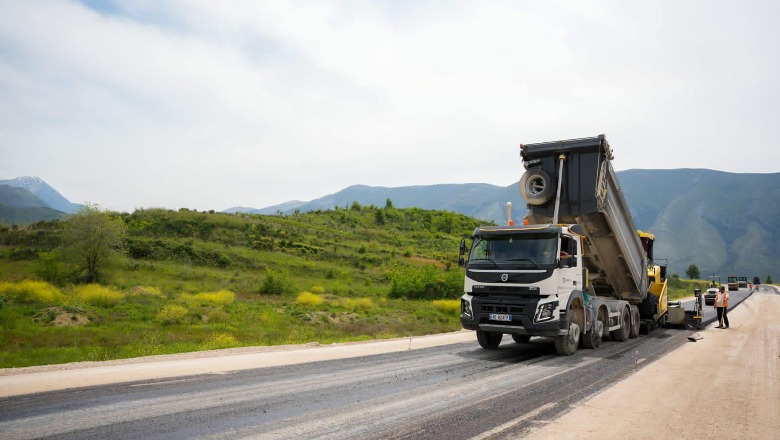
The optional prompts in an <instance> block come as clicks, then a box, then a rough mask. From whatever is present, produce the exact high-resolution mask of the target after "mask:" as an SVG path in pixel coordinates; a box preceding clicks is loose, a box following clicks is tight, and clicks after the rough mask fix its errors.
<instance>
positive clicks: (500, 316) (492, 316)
mask: <svg viewBox="0 0 780 440" xmlns="http://www.w3.org/2000/svg"><path fill="white" fill-rule="evenodd" d="M490 320H491V321H511V320H512V315H506V314H503V313H491V314H490Z"/></svg>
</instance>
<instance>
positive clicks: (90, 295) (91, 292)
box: [76, 284, 124, 307]
mask: <svg viewBox="0 0 780 440" xmlns="http://www.w3.org/2000/svg"><path fill="white" fill-rule="evenodd" d="M76 298H78V299H79V300H80V301H82V302H84V303H86V304H89V305H91V306H97V307H113V306H115V305H117V304H118V303H119V301H121V300H122V299H123V298H124V294H123V293H122V292H118V291H116V290H114V289H112V288H110V287H106V286H101V285H100V284H86V285H83V286H79V287H77V288H76Z"/></svg>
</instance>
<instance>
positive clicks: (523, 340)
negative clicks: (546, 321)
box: [512, 333, 531, 344]
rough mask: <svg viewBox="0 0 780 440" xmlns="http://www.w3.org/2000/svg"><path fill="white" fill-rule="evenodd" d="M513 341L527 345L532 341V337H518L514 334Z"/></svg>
mask: <svg viewBox="0 0 780 440" xmlns="http://www.w3.org/2000/svg"><path fill="white" fill-rule="evenodd" d="M512 339H514V340H515V342H517V343H518V344H527V343H528V341H530V340H531V337H530V336H528V335H516V334H514V333H512Z"/></svg>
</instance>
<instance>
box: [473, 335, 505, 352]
mask: <svg viewBox="0 0 780 440" xmlns="http://www.w3.org/2000/svg"><path fill="white" fill-rule="evenodd" d="M503 337H504V335H503V334H502V333H495V332H486V331H483V330H477V342H479V346H480V347H482V348H490V349H493V348H498V345H499V344H500V343H501V339H502V338H503Z"/></svg>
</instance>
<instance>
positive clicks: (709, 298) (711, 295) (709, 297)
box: [704, 287, 718, 306]
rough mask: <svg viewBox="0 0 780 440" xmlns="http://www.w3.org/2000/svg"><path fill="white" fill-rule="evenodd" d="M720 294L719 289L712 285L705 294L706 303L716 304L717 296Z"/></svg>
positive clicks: (709, 304)
mask: <svg viewBox="0 0 780 440" xmlns="http://www.w3.org/2000/svg"><path fill="white" fill-rule="evenodd" d="M717 295H718V289H716V288H714V287H710V288H709V289H707V293H705V294H704V305H705V306H713V305H715V296H717Z"/></svg>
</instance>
